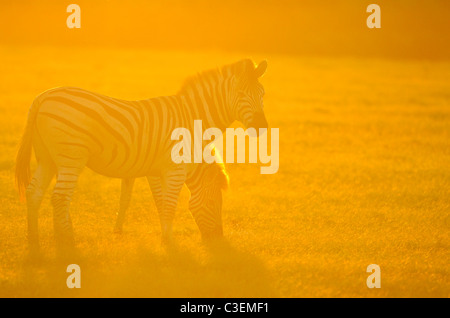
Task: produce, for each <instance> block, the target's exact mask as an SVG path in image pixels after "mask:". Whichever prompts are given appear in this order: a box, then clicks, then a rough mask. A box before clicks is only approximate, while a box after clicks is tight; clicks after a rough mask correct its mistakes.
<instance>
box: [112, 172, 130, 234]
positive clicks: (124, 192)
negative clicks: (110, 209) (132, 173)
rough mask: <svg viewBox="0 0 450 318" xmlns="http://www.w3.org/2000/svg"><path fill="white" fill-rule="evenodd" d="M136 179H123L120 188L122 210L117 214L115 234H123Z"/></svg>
mask: <svg viewBox="0 0 450 318" xmlns="http://www.w3.org/2000/svg"><path fill="white" fill-rule="evenodd" d="M134 180H135V179H134V178H124V179H122V183H121V188H120V208H119V213H118V214H117V220H116V225H115V226H114V233H122V230H123V222H124V221H125V214H126V212H127V210H128V207H129V206H130V201H131V193H132V192H133V185H134Z"/></svg>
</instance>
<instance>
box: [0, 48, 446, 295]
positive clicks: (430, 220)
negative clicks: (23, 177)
mask: <svg viewBox="0 0 450 318" xmlns="http://www.w3.org/2000/svg"><path fill="white" fill-rule="evenodd" d="M0 57H1V61H2V62H1V63H0V74H1V75H2V76H1V79H0V80H1V85H0V113H1V117H0V193H1V195H0V205H1V208H0V296H2V297H18V296H33V297H34V296H40V297H50V296H61V297H90V296H97V297H107V296H125V297H128V296H137V297H141V296H152V297H175V296H176V297H259V296H263V297H328V296H336V297H409V296H421V297H422V296H425V297H428V296H438V297H449V296H450V282H449V267H448V264H449V228H450V227H449V224H450V219H449V209H450V165H449V162H450V108H449V106H450V63H448V62H427V61H412V60H411V61H400V60H379V59H351V58H339V59H338V58H334V59H333V58H308V57H295V56H281V55H271V56H264V58H267V59H268V61H269V67H268V72H267V75H266V76H265V77H264V79H263V80H262V82H263V84H264V85H265V89H266V92H267V96H266V98H265V105H266V106H265V107H266V114H267V118H268V120H269V123H270V124H271V126H272V127H279V128H280V170H279V172H278V173H277V174H275V175H260V174H259V168H258V167H257V166H255V165H242V164H239V165H237V164H234V165H228V170H229V172H230V177H231V186H230V189H229V190H228V191H227V192H226V194H225V198H224V231H225V235H226V237H227V239H228V242H227V243H224V244H222V246H219V247H216V248H215V249H208V248H206V247H205V246H204V245H202V243H201V241H200V235H199V232H198V230H197V228H196V225H195V223H194V221H193V219H192V217H191V216H190V214H189V211H188V209H187V199H188V192H187V190H186V189H183V192H182V195H181V200H180V204H179V209H178V211H177V218H176V223H175V238H176V241H177V245H178V247H177V248H173V249H171V250H164V249H163V248H161V247H160V231H159V221H158V217H157V214H156V210H155V206H154V204H153V201H152V198H151V194H150V190H149V189H148V186H147V184H146V181H145V180H143V179H142V180H138V182H137V184H136V189H135V192H134V195H133V202H132V205H131V208H130V211H129V214H128V218H127V222H126V226H125V232H124V234H123V235H120V236H117V235H114V234H113V233H112V229H113V224H114V221H115V213H116V211H117V210H118V200H119V187H120V182H119V180H116V179H108V178H106V177H103V176H99V175H97V174H95V173H93V172H91V171H89V170H86V171H85V173H84V174H83V175H82V177H81V180H80V184H79V187H78V190H77V192H76V195H75V197H74V200H73V204H72V210H71V215H72V218H73V222H74V228H75V233H76V239H77V243H78V246H79V249H80V252H81V259H78V260H77V262H78V263H79V264H80V266H81V272H82V282H81V284H82V288H81V289H79V290H69V289H67V287H66V285H65V281H66V277H67V275H68V274H67V273H66V272H65V269H66V266H67V264H65V263H62V262H60V261H57V260H56V259H55V251H54V247H53V238H52V220H51V215H52V212H51V206H50V202H49V197H50V194H49V193H47V196H46V198H45V200H44V202H43V205H42V209H41V213H40V229H41V242H42V249H43V251H44V260H43V261H42V263H40V264H33V265H30V264H27V263H26V262H25V255H26V253H25V251H26V248H25V245H26V244H25V243H26V218H25V215H26V212H25V206H24V205H23V204H21V203H20V202H19V201H18V196H17V194H16V191H15V189H14V184H13V165H14V158H15V153H16V150H17V144H18V141H19V138H20V136H21V133H22V129H23V127H24V125H25V120H26V116H27V111H28V107H29V105H30V104H31V102H32V100H33V98H34V97H35V96H36V95H38V94H39V93H40V92H42V91H43V90H46V89H48V88H51V87H55V86H65V85H72V86H79V87H83V88H86V89H89V90H93V91H98V92H101V93H104V94H107V95H111V96H115V97H119V98H124V99H142V98H148V97H152V96H158V95H167V94H172V93H175V92H176V91H177V89H178V88H179V86H180V85H181V83H182V81H183V79H184V78H185V77H186V76H188V75H192V74H194V73H196V72H197V71H200V70H204V69H208V68H211V67H215V66H220V65H223V64H226V63H228V62H233V61H236V60H238V59H241V58H243V57H247V55H245V54H224V53H221V52H207V53H200V52H162V51H160V52H155V51H149V50H144V49H143V50H107V49H88V48H86V49H83V50H81V49H64V48H56V47H33V48H32V47H12V46H9V47H0ZM253 58H254V59H255V60H256V61H258V60H260V59H261V58H263V57H262V56H253ZM32 167H34V162H33V166H32ZM372 263H375V264H378V265H380V267H381V279H382V282H381V289H378V290H375V289H368V288H367V287H366V278H367V276H368V273H366V272H365V270H366V267H367V265H369V264H372Z"/></svg>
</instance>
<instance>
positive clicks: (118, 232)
mask: <svg viewBox="0 0 450 318" xmlns="http://www.w3.org/2000/svg"><path fill="white" fill-rule="evenodd" d="M114 234H123V229H122V228H121V227H115V228H114Z"/></svg>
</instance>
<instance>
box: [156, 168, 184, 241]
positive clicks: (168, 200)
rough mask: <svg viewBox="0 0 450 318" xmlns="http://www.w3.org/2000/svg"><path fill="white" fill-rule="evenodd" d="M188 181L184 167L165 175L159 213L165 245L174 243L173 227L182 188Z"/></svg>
mask: <svg viewBox="0 0 450 318" xmlns="http://www.w3.org/2000/svg"><path fill="white" fill-rule="evenodd" d="M185 180H186V171H185V169H184V167H182V166H180V167H176V168H174V169H173V170H169V171H167V172H166V173H164V174H163V176H162V178H161V181H162V204H161V209H160V210H159V211H158V212H159V219H160V222H161V231H162V237H161V242H162V244H163V245H170V244H171V243H172V226H173V219H174V216H175V211H176V209H177V204H178V198H179V196H180V192H181V188H182V187H183V184H184V182H185Z"/></svg>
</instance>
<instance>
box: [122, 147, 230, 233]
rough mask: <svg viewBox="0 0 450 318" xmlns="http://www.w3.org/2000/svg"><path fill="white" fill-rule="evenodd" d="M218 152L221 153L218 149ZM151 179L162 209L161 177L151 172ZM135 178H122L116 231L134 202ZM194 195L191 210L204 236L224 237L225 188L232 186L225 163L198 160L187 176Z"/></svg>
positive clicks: (153, 191) (159, 208)
mask: <svg viewBox="0 0 450 318" xmlns="http://www.w3.org/2000/svg"><path fill="white" fill-rule="evenodd" d="M216 156H217V153H216ZM147 180H148V183H149V185H150V189H151V191H152V194H153V198H154V200H155V204H156V208H157V210H158V211H159V212H161V209H162V189H161V182H160V180H159V179H158V177H153V176H148V177H147ZM134 182H135V179H134V178H127V179H122V182H121V193H120V207H119V212H118V214H117V219H116V224H115V226H114V232H115V233H122V231H123V223H124V221H125V213H126V211H127V210H128V208H129V205H130V202H131V193H132V190H133V185H134ZM185 183H186V185H187V187H188V189H189V191H190V193H191V197H190V199H189V210H190V211H191V214H192V216H193V217H194V220H195V222H196V223H197V226H198V228H199V230H200V233H201V236H202V239H203V240H204V241H210V240H211V239H214V238H221V237H223V225H222V191H221V190H226V189H227V188H228V186H229V176H228V173H227V172H226V169H225V165H224V164H223V163H214V164H205V163H204V164H198V165H196V167H195V168H194V169H193V170H192V171H190V172H189V173H188V174H187V176H186V181H185Z"/></svg>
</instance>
